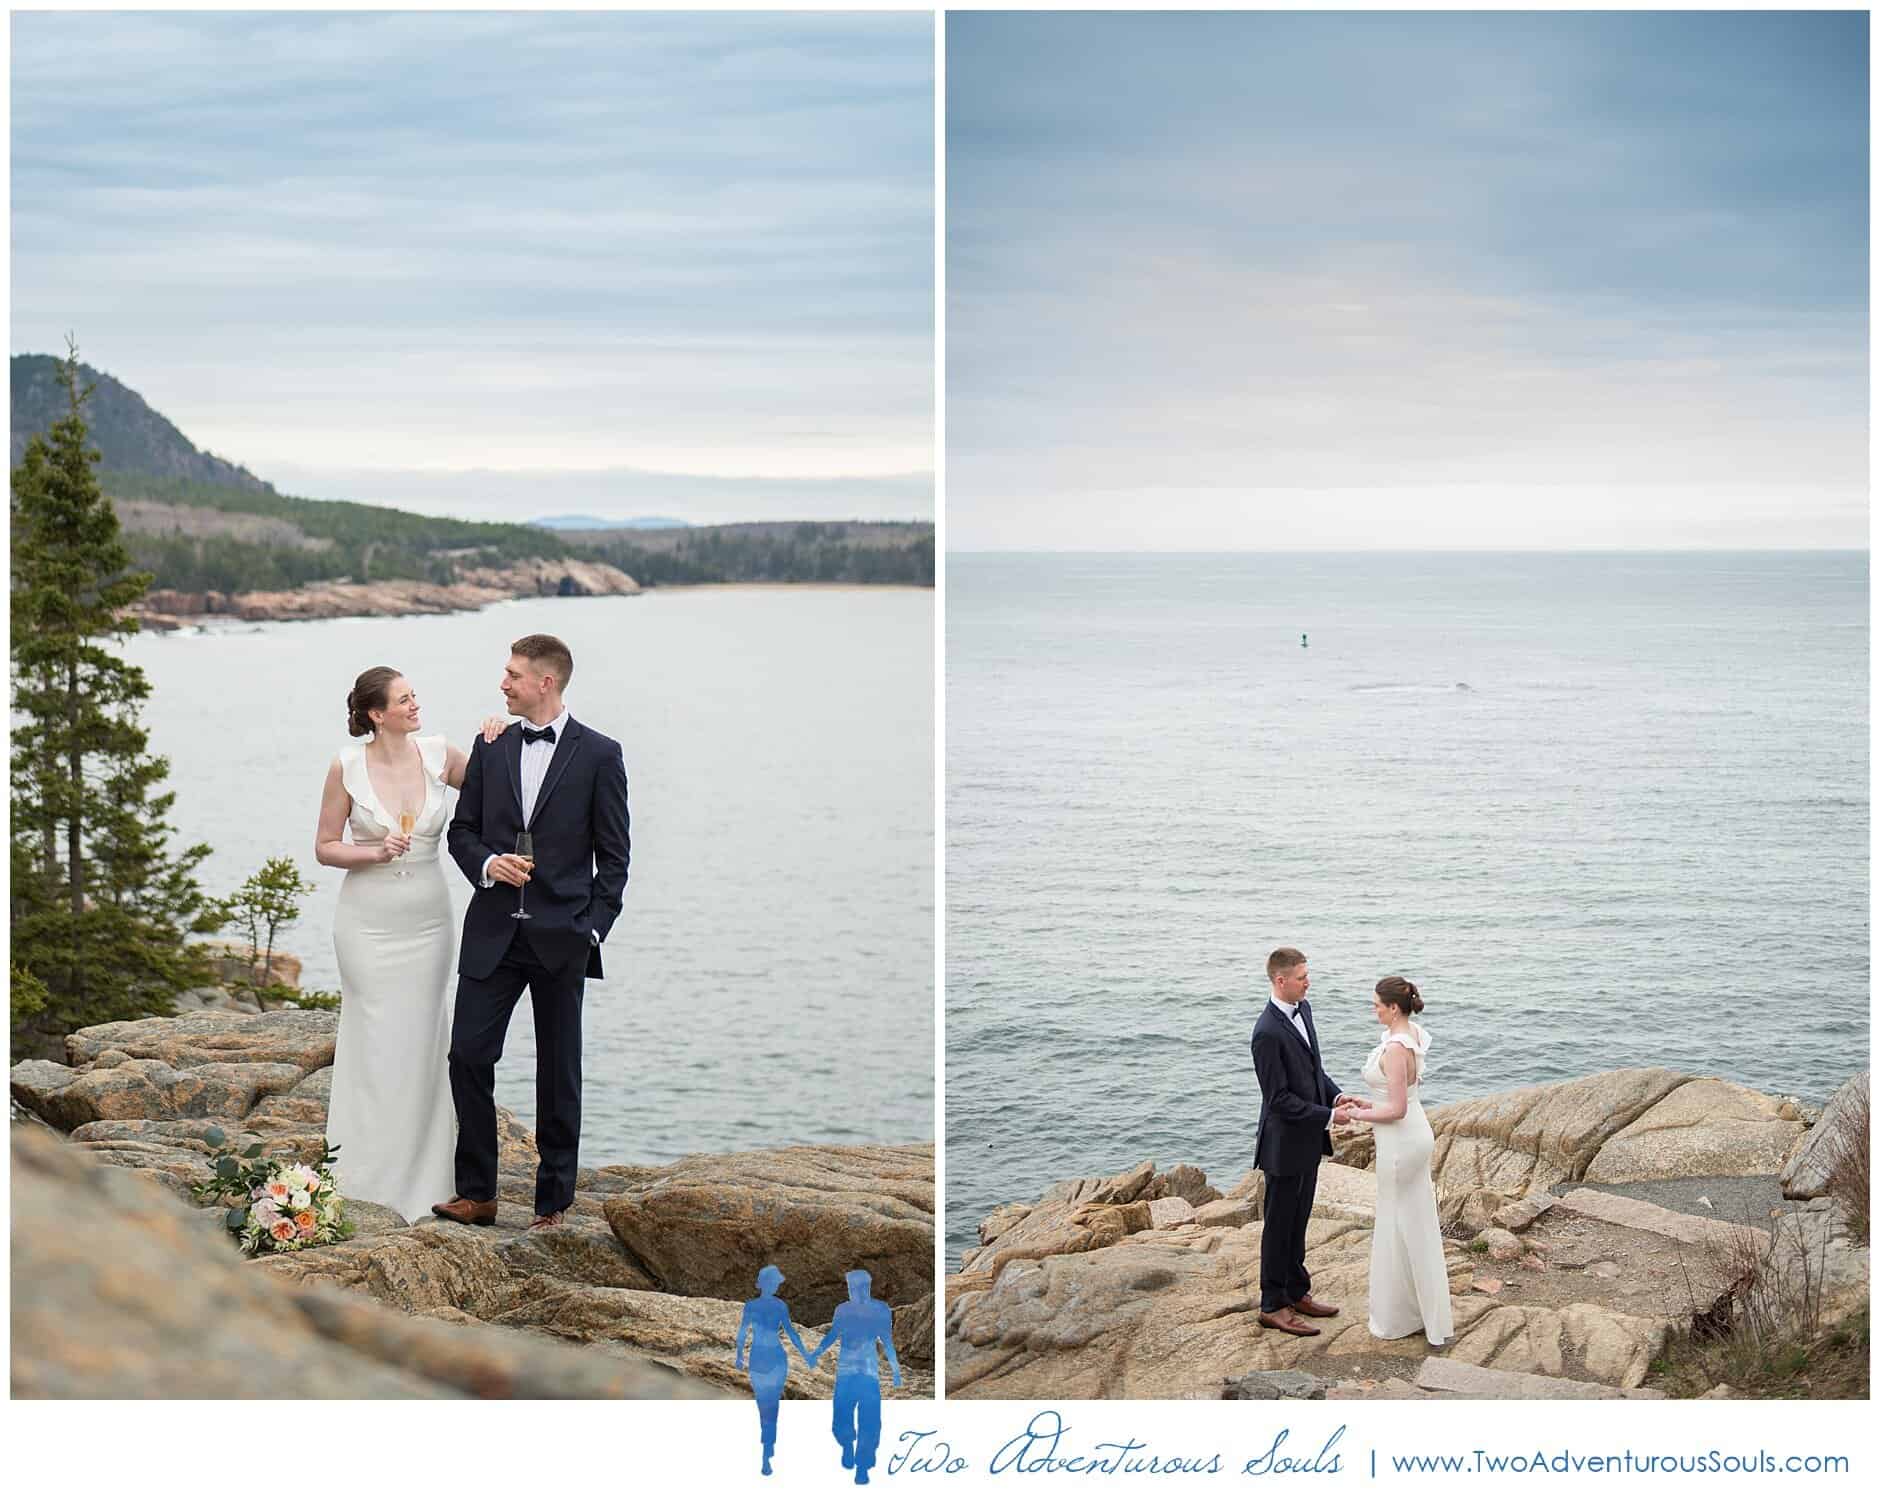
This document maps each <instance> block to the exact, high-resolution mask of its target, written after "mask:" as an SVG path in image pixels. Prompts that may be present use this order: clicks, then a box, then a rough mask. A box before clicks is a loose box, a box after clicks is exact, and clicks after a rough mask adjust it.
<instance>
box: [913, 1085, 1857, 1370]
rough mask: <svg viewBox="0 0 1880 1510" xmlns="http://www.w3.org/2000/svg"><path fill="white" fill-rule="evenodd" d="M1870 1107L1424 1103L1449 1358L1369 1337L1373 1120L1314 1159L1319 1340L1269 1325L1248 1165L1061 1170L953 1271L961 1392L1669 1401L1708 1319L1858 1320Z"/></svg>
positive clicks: (1607, 1099) (1256, 1179) (1003, 1215)
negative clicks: (1851, 1200) (1449, 1321)
mask: <svg viewBox="0 0 1880 1510" xmlns="http://www.w3.org/2000/svg"><path fill="white" fill-rule="evenodd" d="M1866 1095H1867V1077H1866V1074H1865V1073H1864V1072H1863V1073H1862V1074H1861V1075H1860V1076H1857V1077H1855V1079H1854V1080H1853V1081H1850V1082H1849V1084H1848V1086H1847V1087H1845V1088H1844V1089H1843V1091H1842V1092H1841V1093H1840V1094H1838V1095H1837V1096H1836V1098H1835V1099H1834V1100H1833V1101H1832V1102H1830V1103H1829V1105H1828V1107H1827V1108H1825V1109H1814V1108H1809V1107H1806V1106H1803V1105H1801V1104H1800V1103H1798V1102H1796V1101H1793V1100H1790V1099H1786V1098H1780V1097H1774V1096H1769V1095H1765V1094H1763V1093H1761V1092H1759V1091H1754V1090H1749V1089H1746V1088H1745V1087H1743V1086H1739V1085H1733V1084H1730V1083H1729V1082H1727V1081H1723V1080H1717V1079H1712V1078H1706V1077H1700V1076H1693V1075H1686V1074H1681V1073H1678V1072H1675V1071H1671V1070H1665V1069H1628V1070H1613V1071H1608V1072H1606V1073H1603V1074H1596V1075H1588V1076H1585V1077H1583V1078H1581V1079H1578V1080H1569V1081H1565V1082H1561V1083H1557V1084H1549V1085H1536V1086H1528V1087H1524V1088H1522V1089H1518V1090H1511V1091H1508V1092H1505V1093H1502V1094H1499V1095H1493V1096H1485V1097H1480V1098H1477V1099H1475V1100H1471V1101H1465V1102H1460V1103H1457V1104H1454V1105H1451V1106H1445V1107H1441V1108H1439V1109H1437V1110H1434V1111H1432V1112H1431V1113H1430V1122H1431V1125H1432V1127H1433V1129H1434V1131H1435V1134H1436V1148H1435V1154H1434V1158H1433V1161H1432V1167H1433V1172H1434V1177H1435V1181H1436V1187H1437V1199H1438V1205H1439V1207H1440V1209H1441V1214H1442V1220H1443V1223H1444V1233H1445V1239H1446V1241H1445V1244H1444V1247H1445V1252H1446V1254H1447V1259H1448V1270H1449V1281H1450V1291H1451V1294H1452V1297H1453V1300H1452V1305H1453V1310H1454V1315H1455V1321H1456V1337H1455V1340H1454V1341H1453V1342H1451V1343H1450V1344H1449V1345H1448V1346H1446V1347H1444V1348H1441V1349H1431V1348H1430V1347H1429V1346H1428V1345H1427V1344H1426V1343H1425V1341H1424V1339H1423V1338H1422V1337H1421V1336H1420V1335H1418V1336H1413V1337H1409V1338H1403V1339H1399V1340H1396V1341H1388V1342H1386V1341H1381V1340H1379V1339H1377V1338H1375V1337H1372V1336H1371V1335H1370V1332H1369V1330H1368V1329H1367V1327H1366V1325H1365V1292H1366V1289H1367V1285H1368V1276H1369V1266H1370V1244H1371V1231H1372V1226H1373V1222H1374V1217H1375V1211H1376V1205H1377V1186H1376V1176H1375V1174H1374V1173H1373V1171H1372V1169H1371V1167H1370V1165H1371V1162H1372V1155H1373V1147H1372V1143H1371V1137H1370V1130H1369V1129H1368V1128H1364V1129H1362V1130H1361V1131H1359V1132H1356V1133H1354V1134H1353V1135H1351V1136H1349V1137H1342V1138H1341V1139H1340V1140H1339V1142H1338V1143H1337V1150H1338V1151H1337V1153H1336V1155H1335V1157H1334V1160H1333V1161H1332V1162H1330V1163H1327V1164H1324V1165H1321V1167H1320V1171H1319V1185H1318V1198H1317V1203H1316V1205H1315V1207H1314V1212H1313V1219H1312V1222H1311V1225H1310V1227H1309V1229H1308V1233H1307V1248H1308V1255H1307V1264H1308V1266H1309V1267H1310V1269H1311V1270H1312V1274H1313V1292H1314V1294H1315V1295H1316V1296H1318V1297H1319V1298H1320V1299H1322V1300H1329V1301H1332V1302H1334V1303H1337V1304H1338V1305H1339V1306H1340V1307H1341V1313H1340V1314H1339V1315H1338V1316H1337V1317H1334V1318H1331V1319H1329V1320H1326V1321H1322V1322H1319V1323H1318V1325H1319V1326H1320V1327H1321V1328H1322V1331H1321V1334H1320V1335H1319V1336H1317V1337H1312V1338H1296V1337H1288V1336H1284V1335H1282V1334H1280V1333H1277V1332H1273V1331H1269V1330H1264V1329H1262V1328H1261V1327H1260V1326H1259V1324H1258V1313H1259V1302H1260V1285H1259V1266H1260V1232H1261V1224H1260V1217H1261V1198H1262V1188H1263V1177H1262V1176H1261V1175H1260V1173H1259V1172H1258V1171H1257V1170H1256V1171H1254V1172H1253V1173H1251V1174H1249V1175H1247V1176H1245V1177H1243V1178H1241V1179H1240V1180H1239V1181H1237V1182H1236V1183H1234V1184H1232V1185H1231V1186H1230V1187H1229V1188H1228V1189H1226V1190H1224V1191H1223V1190H1220V1189H1217V1188H1216V1187H1214V1186H1213V1185H1211V1184H1210V1183H1209V1182H1208V1179H1207V1176H1206V1175H1205V1173H1204V1172H1203V1171H1202V1170H1200V1169H1198V1168H1195V1167H1194V1166H1192V1165H1187V1164H1181V1165H1177V1166H1176V1167H1174V1168H1173V1169H1169V1170H1166V1171H1162V1172H1158V1171H1157V1169H1156V1167H1155V1166H1154V1165H1153V1164H1150V1163H1144V1164H1141V1165H1139V1166H1137V1167H1136V1168H1135V1169H1132V1170H1129V1171H1127V1172H1126V1173H1122V1174H1116V1175H1110V1176H1100V1177H1094V1178H1083V1179H1074V1180H1068V1181H1064V1182H1061V1183H1059V1184H1057V1185H1053V1186H1052V1187H1051V1188H1050V1189H1048V1190H1046V1191H1044V1192H1043V1194H1042V1195H1040V1196H1039V1197H1038V1199H1037V1200H1036V1201H1035V1202H1033V1203H1031V1204H1029V1205H1009V1206H1003V1207H1000V1208H999V1209H998V1210H996V1211H994V1212H993V1213H992V1214H991V1215H990V1216H988V1217H987V1218H986V1219H985V1221H983V1222H982V1223H981V1224H980V1227H979V1246H977V1247H975V1248H972V1249H969V1250H967V1252H965V1253H964V1254H963V1255H961V1261H960V1266H959V1271H958V1272H957V1273H954V1274H950V1275H949V1276H948V1277H947V1287H946V1298H945V1302H944V1305H945V1317H944V1327H945V1335H946V1379H947V1393H948V1396H949V1397H950V1398H959V1399H1067V1398H1104V1397H1122V1398H1141V1399H1220V1398H1230V1399H1246V1398H1276V1397H1279V1396H1291V1397H1299V1398H1323V1397H1327V1396H1329V1397H1331V1398H1350V1399H1371V1398H1394V1397H1401V1398H1445V1397H1446V1398H1457V1397H1469V1398H1498V1399H1508V1398H1513V1399H1519V1398H1547V1399H1574V1398H1600V1397H1619V1396H1630V1397H1635V1398H1653V1397H1656V1396H1658V1395H1659V1394H1660V1391H1657V1390H1654V1389H1652V1388H1651V1387H1650V1381H1651V1378H1652V1370H1653V1367H1654V1364H1656V1363H1658V1361H1659V1360H1660V1359H1661V1358H1662V1357H1663V1355H1664V1354H1665V1351H1666V1349H1667V1347H1668V1346H1669V1345H1670V1343H1671V1342H1672V1340H1673V1339H1674V1338H1677V1337H1680V1336H1689V1335H1690V1334H1691V1332H1692V1330H1693V1329H1694V1328H1695V1329H1696V1330H1697V1332H1698V1333H1699V1334H1700V1335H1702V1334H1704V1333H1705V1331H1706V1329H1710V1330H1717V1329H1721V1328H1725V1327H1727V1326H1729V1325H1730V1323H1731V1318H1732V1316H1733V1315H1740V1314H1741V1313H1742V1312H1743V1310H1744V1308H1746V1307H1749V1308H1760V1310H1759V1312H1758V1314H1763V1313H1766V1312H1767V1311H1768V1309H1769V1308H1770V1307H1771V1306H1773V1305H1777V1304H1780V1305H1784V1306H1790V1305H1805V1306H1807V1307H1808V1308H1809V1319H1810V1324H1811V1325H1814V1326H1816V1327H1825V1326H1829V1325H1832V1324H1833V1323H1835V1322H1836V1321H1838V1320H1840V1319H1841V1318H1844V1317H1847V1316H1849V1315H1851V1314H1852V1313H1854V1312H1855V1311H1857V1310H1859V1309H1860V1308H1862V1307H1864V1306H1865V1305H1866V1303H1867V1298H1868V1284H1869V1268H1870V1258H1871V1255H1870V1253H1869V1251H1868V1248H1867V1246H1866V1241H1865V1239H1864V1236H1862V1237H1858V1238H1857V1237H1856V1236H1855V1233H1854V1231H1853V1230H1850V1225H1851V1224H1850V1222H1849V1220H1848V1218H1849V1212H1848V1211H1847V1209H1846V1207H1845V1206H1844V1205H1843V1204H1842V1203H1841V1202H1840V1201H1839V1200H1837V1198H1836V1197H1835V1196H1834V1195H1831V1194H1830V1193H1829V1189H1828V1186H1829V1181H1828V1172H1829V1169H1830V1167H1831V1166H1832V1163H1833V1159H1834V1150H1835V1149H1836V1148H1837V1147H1840V1146H1845V1140H1846V1138H1847V1137H1848V1128H1849V1126H1850V1124H1851V1119H1853V1118H1854V1117H1855V1106H1856V1103H1858V1107H1859V1109H1860V1110H1859V1114H1858V1115H1859V1126H1860V1127H1861V1134H1860V1135H1861V1137H1862V1138H1864V1137H1865V1108H1866V1104H1867V1102H1866ZM1856 1230H1858V1231H1859V1232H1861V1233H1863V1234H1864V1232H1865V1224H1864V1222H1862V1223H1859V1224H1857V1226H1856ZM1863 1348H1864V1344H1863Z"/></svg>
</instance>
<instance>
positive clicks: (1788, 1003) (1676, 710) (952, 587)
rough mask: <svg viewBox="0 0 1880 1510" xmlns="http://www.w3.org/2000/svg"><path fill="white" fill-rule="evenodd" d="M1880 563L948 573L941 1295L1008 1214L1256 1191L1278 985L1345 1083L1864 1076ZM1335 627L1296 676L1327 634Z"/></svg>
mask: <svg viewBox="0 0 1880 1510" xmlns="http://www.w3.org/2000/svg"><path fill="white" fill-rule="evenodd" d="M1867 579H1868V565H1867V556H1866V554H1865V553H1864V552H1862V553H1835V554H1800V553H1797V554H1773V553H1772V554H1711V553H1703V554H1698V553H1692V554H1665V555H1657V554H1654V555H1638V554H1625V555H1577V554H1576V555H1538V554H1536V555H1467V554H1428V555H1381V554H1380V555H1363V554H1322V555H1292V556H1286V555H1271V556H1252V555H1235V556H1152V557H1136V558H1130V557H1121V556H1095V555H1091V556H1037V555H1029V556H1019V555H1010V556H994V555H963V556H952V557H949V559H948V563H947V594H948V598H947V625H946V634H947V687H946V784H947V785H946V840H947V842H946V906H947V934H946V1080H947V1095H946V1122H947V1128H946V1178H947V1199H948V1208H947V1228H948V1232H947V1244H948V1250H949V1252H948V1258H949V1262H950V1263H957V1261H958V1257H959V1253H960V1251H961V1249H962V1248H964V1247H967V1246H970V1245H971V1244H972V1243H973V1242H974V1240H975V1239H974V1236H973V1234H974V1229H975V1227H976V1225H977V1223H978V1221H979V1220H980V1218H981V1217H983V1216H984V1215H985V1214H986V1212H988V1211H989V1210H990V1209H991V1208H992V1207H993V1206H995V1205H998V1204H1000V1203H1002V1202H1005V1201H1015V1200H1017V1201H1030V1200H1033V1199H1035V1198H1036V1196H1037V1195H1038V1193H1039V1192H1040V1191H1041V1190H1042V1189H1043V1188H1044V1187H1045V1186H1046V1185H1047V1184H1049V1183H1051V1182H1052V1181H1054V1180H1058V1179H1063V1178H1067V1177H1070V1176H1076V1175H1085V1174H1102V1173H1108V1172H1111V1171H1114V1170H1118V1169H1123V1168H1126V1167H1128V1166H1130V1165H1132V1164H1135V1163H1137V1162H1138V1161H1140V1160H1142V1159H1145V1158H1153V1159H1155V1160H1156V1161H1157V1162H1158V1164H1160V1165H1161V1166H1162V1167H1164V1168H1166V1167H1167V1166H1168V1165H1169V1164H1170V1163H1173V1162H1176V1161H1179V1160H1188V1161H1190V1162H1193V1163H1196V1164H1199V1165H1200V1166H1201V1167H1202V1168H1203V1169H1205V1170H1206V1171H1207V1173H1208V1175H1209V1176H1210V1178H1211V1179H1212V1180H1213V1181H1214V1183H1216V1184H1217V1185H1219V1186H1220V1187H1221V1188H1223V1189H1225V1188H1227V1187H1228V1186H1229V1185H1230V1184H1231V1183H1233V1182H1234V1181H1235V1180H1236V1179H1238V1178H1239V1176H1240V1175H1241V1174H1243V1173H1244V1172H1245V1171H1246V1170H1247V1169H1248V1168H1250V1167H1251V1165H1252V1159H1253V1154H1252V1137H1253V1128H1254V1124H1255V1118H1256V1117H1257V1115H1258V1110H1259V1091H1258V1087H1257V1085H1256V1083H1255V1080H1254V1075H1253V1068H1252V1063H1251V1060H1250V1058H1249V1056H1248V1049H1247V1039H1248V1035H1249V1033H1250V1032H1251V1030H1252V1027H1253V1022H1254V1019H1255V1017H1256V1016H1257V1014H1258V1012H1259V1011H1260V1009H1261V1008H1262V1007H1263V1006H1264V1003H1265V1001H1266V979H1265V972H1264V964H1265V959H1266V955H1267V953H1268V952H1269V951H1270V950H1271V949H1273V948H1274V947H1276V946H1278V945H1281V944H1287V945H1292V946H1294V947H1297V948H1300V949H1303V950H1304V951H1305V952H1306V954H1307V955H1308V957H1309V959H1310V964H1311V970H1312V981H1313V985H1312V991H1311V1000H1312V1003H1313V1008H1314V1017H1315V1020H1316V1022H1317V1025H1318V1029H1319V1033H1320V1037H1321V1042H1322V1044H1323V1048H1324V1053H1325V1059H1326V1065H1327V1068H1328V1070H1329V1071H1330V1073H1331V1074H1332V1077H1333V1078H1334V1079H1335V1080H1338V1081H1340V1082H1341V1083H1342V1084H1344V1085H1346V1086H1347V1087H1350V1086H1351V1085H1352V1084H1353V1083H1354V1082H1355V1080H1356V1079H1357V1075H1358V1069H1359V1066H1360V1065H1361V1064H1362V1062H1363V1060H1364V1057H1365V1055H1366V1053H1367V1052H1368V1051H1369V1049H1370V1046H1371V1045H1372V1044H1373V1043H1374V1042H1375V1041H1376V1034H1377V1028H1376V1025H1375V1023H1374V1021H1373V1020H1372V1018H1371V1016H1370V1011H1369V1004H1370V992H1371V987H1372V986H1373V984H1374V983H1375V982H1376V980H1377V979H1378V978H1379V977H1380V976H1383V975H1387V974H1404V975H1408V976H1409V977H1410V978H1412V979H1413V980H1415V981H1416V982H1417V983H1418V985H1419V986H1420V988H1421V990H1422V993H1423V997H1424V1000H1425V1002H1426V1003H1427V1009H1426V1011H1425V1013H1424V1015H1423V1016H1422V1018H1421V1019H1420V1021H1421V1022H1422V1023H1423V1025H1424V1026H1425V1027H1426V1028H1427V1029H1428V1030H1429V1031H1430V1033H1431V1035H1432V1039H1433V1043H1432V1047H1431V1051H1430V1061H1429V1071H1428V1079H1427V1083H1426V1088H1425V1092H1424V1098H1425V1101H1426V1102H1427V1103H1430V1104H1439V1103H1441V1102H1443V1101H1450V1100H1459V1099H1463V1098H1466V1097H1469V1096H1474V1095H1478V1094H1482V1093H1484V1092H1487V1091H1490V1090H1495V1089H1499V1088H1502V1087H1506V1086H1512V1085H1518V1084H1523V1083H1529V1082H1535V1081H1542V1080H1550V1079H1560V1078H1566V1077H1570V1076H1574V1075H1580V1074H1585V1073H1588V1072H1591V1071H1594V1070H1602V1069H1609V1068H1616V1067H1619V1066H1625V1065H1666V1066H1669V1067H1672V1068H1674V1069H1679V1070H1684V1071H1688V1072H1691V1073H1695V1074H1708V1075H1721V1076H1724V1077H1726V1078H1729V1079H1732V1080H1736V1081H1738V1082H1740V1083H1743V1084H1746V1085H1750V1086H1755V1087H1758V1088H1761V1089H1764V1090H1769V1091H1772V1092H1782V1093H1792V1094H1796V1095H1799V1096H1802V1097H1804V1098H1810V1099H1816V1100H1819V1099H1825V1097H1826V1096H1827V1095H1828V1094H1830V1093H1831V1092H1832V1091H1833V1090H1834V1088H1835V1087H1836V1086H1837V1085H1839V1084H1840V1082H1841V1081H1842V1080H1843V1079H1845V1078H1846V1077H1847V1076H1848V1075H1849V1074H1851V1073H1852V1072H1853V1071H1854V1070H1856V1069H1857V1068H1859V1067H1860V1066H1863V1065H1865V1064H1866V1063H1867V1056H1868V966H1869V940H1868V737H1869V735H1868V708H1867V703H1868V580H1867ZM1302 634H1304V635H1306V636H1309V646H1306V647H1302V645H1301V642H1300V637H1301V635H1302Z"/></svg>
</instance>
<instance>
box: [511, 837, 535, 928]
mask: <svg viewBox="0 0 1880 1510" xmlns="http://www.w3.org/2000/svg"><path fill="white" fill-rule="evenodd" d="M516 853H517V854H518V855H520V856H521V857H522V858H523V859H525V860H527V861H529V862H530V865H531V867H533V865H534V862H535V838H534V836H533V835H531V834H530V833H528V832H527V831H526V830H525V831H523V832H522V833H519V834H517V835H516ZM528 889H529V883H528V882H527V881H524V882H523V883H522V884H521V885H520V886H518V887H517V888H516V910H515V911H514V912H512V913H510V914H509V915H510V916H511V917H512V918H528V917H532V916H533V915H534V914H532V913H530V912H529V911H527V910H526V908H525V906H524V903H525V901H526V895H525V894H526V893H527V891H528Z"/></svg>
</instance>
